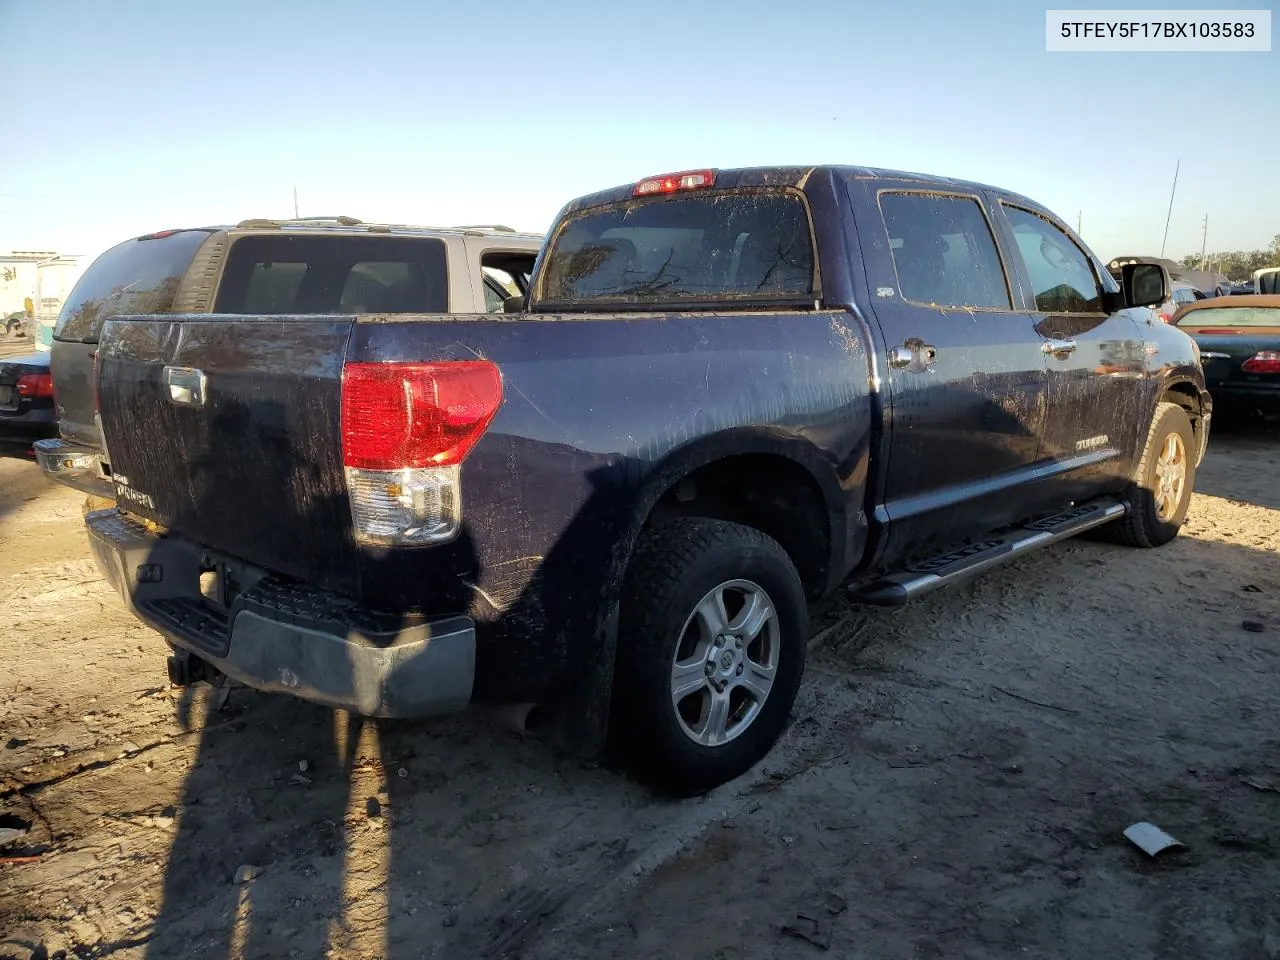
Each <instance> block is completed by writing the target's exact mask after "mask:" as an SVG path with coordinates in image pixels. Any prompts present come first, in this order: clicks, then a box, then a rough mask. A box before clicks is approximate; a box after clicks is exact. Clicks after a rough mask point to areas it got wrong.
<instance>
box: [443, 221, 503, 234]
mask: <svg viewBox="0 0 1280 960" xmlns="http://www.w3.org/2000/svg"><path fill="white" fill-rule="evenodd" d="M452 229H454V230H496V231H498V232H499V233H515V232H516V231H515V228H514V227H507V226H503V225H502V224H500V223H467V224H463V225H462V226H460V227H453V228H452Z"/></svg>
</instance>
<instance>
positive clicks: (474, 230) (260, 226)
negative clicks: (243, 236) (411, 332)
mask: <svg viewBox="0 0 1280 960" xmlns="http://www.w3.org/2000/svg"><path fill="white" fill-rule="evenodd" d="M182 229H191V230H210V231H218V230H263V231H269V230H280V231H287V232H289V233H301V232H306V233H336V234H344V235H347V236H350V235H355V234H366V233H373V234H378V235H380V236H399V237H440V236H473V237H479V236H502V237H511V238H512V239H515V240H531V241H536V242H539V243H540V242H541V241H542V240H543V235H542V234H540V233H528V232H525V231H520V230H514V229H512V228H511V227H507V226H503V225H501V224H475V225H472V224H466V225H463V226H457V227H425V226H416V225H413V224H403V223H365V222H364V221H362V220H357V219H355V218H354V217H343V216H339V217H299V218H297V219H283V220H275V219H271V218H267V217H261V218H252V219H249V220H241V221H240V222H239V223H234V224H219V225H211V226H203V227H187V228H182Z"/></svg>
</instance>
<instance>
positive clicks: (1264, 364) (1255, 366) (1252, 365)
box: [1240, 350, 1280, 373]
mask: <svg viewBox="0 0 1280 960" xmlns="http://www.w3.org/2000/svg"><path fill="white" fill-rule="evenodd" d="M1240 369H1241V370H1243V371H1244V372H1245V373H1280V351H1277V350H1263V351H1261V352H1259V353H1256V354H1254V355H1253V356H1252V357H1250V358H1249V359H1248V360H1246V361H1245V362H1244V363H1242V364H1241V365H1240Z"/></svg>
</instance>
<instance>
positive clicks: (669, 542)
mask: <svg viewBox="0 0 1280 960" xmlns="http://www.w3.org/2000/svg"><path fill="white" fill-rule="evenodd" d="M733 581H747V582H749V584H750V586H756V587H758V588H759V590H760V591H761V592H762V593H763V594H764V595H765V597H766V598H767V600H768V601H769V603H770V605H771V606H772V609H773V611H774V613H775V615H776V620H775V621H773V622H772V623H770V624H769V625H768V626H767V627H766V628H765V630H764V632H763V633H762V634H761V636H762V637H764V636H765V635H766V634H767V636H768V641H767V642H768V644H769V645H770V646H772V645H773V644H776V651H777V653H776V663H775V666H774V676H773V681H772V685H771V686H770V687H769V689H768V693H767V694H766V695H765V696H764V697H763V702H760V701H759V700H755V699H754V698H753V697H752V695H751V694H750V692H749V690H748V689H747V688H745V687H738V686H737V684H738V683H740V681H738V680H736V679H735V678H734V677H733V676H732V675H729V676H728V677H727V678H726V679H725V680H724V681H723V682H724V684H725V687H726V689H727V690H728V691H729V692H728V693H727V694H725V695H724V696H727V697H729V698H736V699H737V700H738V707H737V708H731V712H730V713H729V714H728V718H729V720H730V721H733V720H734V718H735V717H738V718H739V719H738V722H739V723H740V722H741V719H742V716H743V715H741V714H740V713H739V712H740V711H743V710H746V709H748V708H749V707H750V704H751V703H753V702H754V703H758V704H759V706H758V707H757V708H756V712H755V716H754V718H753V719H752V720H750V722H749V723H746V724H745V725H744V726H743V727H742V729H741V731H740V732H738V733H736V734H735V735H734V736H733V737H732V739H728V740H727V742H723V743H720V744H717V745H714V746H708V745H705V744H701V743H698V742H695V740H694V739H693V735H692V734H690V733H686V732H685V727H684V726H683V725H682V721H681V717H680V715H678V714H677V708H676V706H675V705H674V704H673V696H672V687H671V684H672V669H673V665H674V663H675V657H676V653H677V651H678V650H681V649H686V650H687V649H688V647H687V645H688V644H689V643H690V642H691V639H692V636H693V634H692V633H688V632H686V630H685V627H686V624H689V623H690V622H691V620H692V619H693V616H694V612H695V609H696V607H697V606H698V604H699V603H700V602H701V601H702V600H703V598H704V597H706V596H707V595H708V594H709V593H711V592H712V591H714V590H717V589H719V588H722V587H723V585H725V584H728V583H731V582H733ZM735 590H746V592H744V593H742V594H741V595H742V596H743V598H744V599H745V598H746V597H747V596H749V595H750V593H751V592H754V591H750V590H749V589H748V588H742V587H738V588H733V587H730V588H727V589H726V590H725V591H724V594H725V595H726V597H728V596H731V595H733V594H734V591H735ZM727 607H728V603H727V602H726V608H727ZM729 612H730V614H731V617H730V622H731V623H732V614H733V613H734V611H733V610H730V611H729ZM620 614H621V620H620V626H619V629H618V655H617V669H616V672H615V680H614V706H613V711H612V718H611V720H610V728H611V730H612V731H613V735H612V737H611V740H612V741H613V745H614V747H615V749H617V750H618V751H619V753H620V754H621V756H620V759H621V760H622V761H623V762H624V763H625V764H626V765H627V766H628V767H629V768H630V769H631V770H632V772H633V773H634V774H635V775H637V776H638V777H640V778H641V779H642V780H646V781H648V782H650V783H652V784H655V785H657V786H660V787H662V788H664V789H666V790H669V791H672V792H675V793H679V794H688V793H698V792H702V791H705V790H709V789H711V788H712V787H715V786H718V785H719V784H722V783H724V782H726V781H727V780H731V779H733V778H734V777H736V776H739V775H740V774H742V773H745V772H746V771H747V770H749V769H750V768H751V767H753V766H754V765H755V764H756V763H758V762H759V761H760V760H761V758H763V757H764V756H765V754H767V753H768V752H769V750H770V749H771V748H772V747H773V745H774V743H776V742H777V740H778V737H779V736H780V735H781V733H782V731H783V729H784V728H785V726H786V724H787V720H788V718H789V717H790V714H791V708H792V706H793V704H794V703H795V698H796V691H797V690H798V689H799V687H800V679H801V677H802V675H803V674H804V660H805V652H806V650H807V647H808V638H809V614H808V608H807V605H806V603H805V593H804V587H803V585H802V584H801V581H800V576H799V574H798V573H797V572H796V568H795V566H794V564H792V562H791V559H790V557H788V556H787V553H786V551H785V550H783V549H782V547H781V546H779V544H778V543H777V541H775V540H773V539H772V538H770V537H768V536H765V534H763V533H761V532H760V531H758V530H755V529H753V528H751V527H744V526H740V525H739V524H735V523H727V522H724V521H720V520H708V519H704V518H700V517H686V518H680V519H676V520H670V521H667V522H664V523H661V524H658V525H655V526H654V527H653V528H651V529H650V530H648V531H646V532H645V533H644V534H643V535H642V536H641V538H640V542H639V543H638V544H637V546H636V552H635V556H634V557H633V559H632V561H631V565H630V567H629V568H628V573H627V578H626V582H625V584H624V586H623V594H622V602H621V606H620ZM694 626H696V628H697V630H698V632H699V635H704V634H705V633H706V630H705V629H704V628H702V627H701V625H700V623H699V624H698V625H694ZM682 640H683V641H684V643H685V644H686V647H683V648H682V646H681V641H682ZM761 642H764V641H761ZM731 645H732V644H731ZM749 649H755V650H757V651H759V650H763V649H765V648H764V647H755V646H753V645H752V644H751V642H750V641H748V647H747V648H740V649H739V652H738V653H736V654H734V655H735V656H739V657H741V656H744V655H746V654H747V653H748V651H749ZM710 654H711V651H710V650H708V651H707V655H710ZM689 656H690V657H692V656H693V654H692V653H690V654H689ZM698 656H702V654H698ZM720 656H723V654H721V655H720ZM682 659H683V658H682ZM770 659H772V657H770ZM739 666H740V667H741V666H745V667H748V668H749V667H750V666H751V663H750V662H748V661H747V660H739ZM708 669H711V668H708ZM739 675H741V671H739ZM704 695H705V696H706V697H707V698H712V697H714V696H715V694H714V693H713V692H712V691H711V689H710V688H708V689H706V690H703V691H700V692H698V693H693V694H690V695H689V696H690V697H691V698H700V697H702V696H704ZM690 702H691V701H690V700H684V701H682V704H683V705H684V706H685V707H686V708H688V707H689V705H690ZM703 702H705V703H706V704H708V707H707V709H708V711H709V710H710V707H709V704H710V703H711V700H710V699H707V700H705V701H703ZM744 702H746V704H747V706H746V707H744V706H743V703H744ZM705 719H706V720H707V721H708V722H709V720H710V713H709V712H708V713H707V715H706V718H705ZM685 722H686V723H687V722H688V720H687V718H686V721H685Z"/></svg>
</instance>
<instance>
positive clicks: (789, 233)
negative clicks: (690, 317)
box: [536, 188, 816, 310]
mask: <svg viewBox="0 0 1280 960" xmlns="http://www.w3.org/2000/svg"><path fill="white" fill-rule="evenodd" d="M814 264H815V257H814V244H813V232H812V228H811V225H810V220H809V212H808V208H807V207H806V205H805V202H804V200H803V198H802V196H801V194H800V193H799V191H797V190H793V189H777V188H771V189H737V190H725V191H714V190H708V191H705V192H700V193H698V194H696V195H691V194H685V195H679V196H674V197H649V198H644V199H639V200H629V201H626V202H622V203H617V204H613V205H610V206H607V207H593V208H589V209H586V210H583V211H581V212H578V213H575V214H572V215H570V216H569V217H568V218H566V219H565V220H564V221H563V222H562V223H561V225H560V228H559V229H558V230H557V232H556V235H555V236H554V237H553V238H552V240H551V245H550V247H549V249H548V251H547V256H546V268H545V269H544V270H543V271H542V272H541V278H540V280H539V282H538V290H537V291H536V295H537V300H536V302H537V305H538V307H539V308H541V309H547V310H576V309H587V310H591V309H601V308H606V307H607V308H611V309H619V310H627V309H637V310H653V309H662V308H666V309H698V308H699V307H702V306H711V305H714V306H716V307H718V308H722V307H726V306H732V305H734V304H735V303H737V304H741V305H742V306H743V307H748V306H771V305H773V306H780V307H781V306H787V307H793V306H810V307H811V306H812V305H813V301H814V297H815V292H814V291H815V288H816V283H815V269H814Z"/></svg>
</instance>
